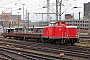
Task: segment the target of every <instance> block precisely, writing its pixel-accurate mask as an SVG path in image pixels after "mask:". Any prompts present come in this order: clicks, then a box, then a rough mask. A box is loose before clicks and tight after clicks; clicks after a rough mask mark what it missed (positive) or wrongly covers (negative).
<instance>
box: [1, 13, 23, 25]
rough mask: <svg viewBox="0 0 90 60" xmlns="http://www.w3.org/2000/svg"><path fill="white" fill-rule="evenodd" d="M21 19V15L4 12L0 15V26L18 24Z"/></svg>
mask: <svg viewBox="0 0 90 60" xmlns="http://www.w3.org/2000/svg"><path fill="white" fill-rule="evenodd" d="M19 21H21V15H12V13H4V12H2V14H1V15H0V23H1V25H2V26H9V24H18V22H19Z"/></svg>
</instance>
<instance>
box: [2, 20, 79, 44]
mask: <svg viewBox="0 0 90 60" xmlns="http://www.w3.org/2000/svg"><path fill="white" fill-rule="evenodd" d="M77 33H78V29H77V26H70V25H68V24H66V23H65V22H63V21H57V22H51V23H50V24H49V26H45V27H44V28H43V32H42V33H34V32H33V33H30V32H28V33H20V32H17V33H16V32H13V33H2V35H3V36H4V37H5V38H6V37H14V38H15V39H22V40H23V39H25V40H27V39H37V41H38V42H44V43H53V44H71V45H73V44H74V43H76V42H78V40H79V39H78V35H77Z"/></svg>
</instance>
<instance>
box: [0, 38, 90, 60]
mask: <svg viewBox="0 0 90 60" xmlns="http://www.w3.org/2000/svg"><path fill="white" fill-rule="evenodd" d="M3 42H4V45H5V44H6V45H7V44H8V45H10V44H11V45H12V44H13V45H14V47H17V48H23V49H31V50H38V51H44V52H48V53H55V54H60V53H64V54H65V55H69V56H74V57H79V58H80V57H81V58H83V59H84V60H85V59H90V57H89V56H90V48H88V47H81V46H60V45H51V44H43V43H36V42H26V43H25V42H23V43H22V42H21V41H20V42H19V41H18V42H15V41H11V40H4V41H3ZM6 42H7V43H6ZM0 44H1V43H0ZM42 47H43V48H42Z"/></svg>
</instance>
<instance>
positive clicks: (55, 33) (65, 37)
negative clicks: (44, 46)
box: [42, 21, 78, 45]
mask: <svg viewBox="0 0 90 60" xmlns="http://www.w3.org/2000/svg"><path fill="white" fill-rule="evenodd" d="M77 33H78V29H77V26H69V25H68V24H66V23H65V22H63V21H57V22H51V23H50V25H49V26H46V27H44V32H43V36H42V38H43V40H44V42H48V40H49V41H50V42H52V43H57V44H71V45H73V44H74V43H75V42H77V41H78V36H77Z"/></svg>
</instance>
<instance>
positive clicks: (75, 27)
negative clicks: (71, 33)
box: [66, 26, 77, 28]
mask: <svg viewBox="0 0 90 60" xmlns="http://www.w3.org/2000/svg"><path fill="white" fill-rule="evenodd" d="M66 28H77V26H66Z"/></svg>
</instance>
